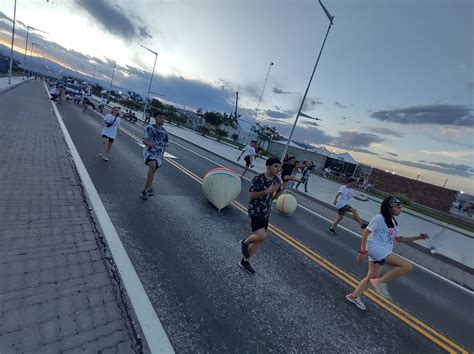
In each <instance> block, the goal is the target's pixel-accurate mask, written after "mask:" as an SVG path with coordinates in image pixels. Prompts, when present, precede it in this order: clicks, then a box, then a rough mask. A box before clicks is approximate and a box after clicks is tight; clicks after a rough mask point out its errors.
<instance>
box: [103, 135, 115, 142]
mask: <svg viewBox="0 0 474 354" xmlns="http://www.w3.org/2000/svg"><path fill="white" fill-rule="evenodd" d="M102 137H103V138H107V139H109V143H113V142H114V140H115V139H114V138H111V137H110V136H107V135H102Z"/></svg>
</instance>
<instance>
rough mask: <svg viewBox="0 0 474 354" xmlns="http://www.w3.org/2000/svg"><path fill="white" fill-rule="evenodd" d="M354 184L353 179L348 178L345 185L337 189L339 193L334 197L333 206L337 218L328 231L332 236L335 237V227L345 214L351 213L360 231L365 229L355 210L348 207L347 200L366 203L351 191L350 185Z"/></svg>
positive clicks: (364, 223)
mask: <svg viewBox="0 0 474 354" xmlns="http://www.w3.org/2000/svg"><path fill="white" fill-rule="evenodd" d="M354 182H355V179H354V178H352V177H349V178H348V179H347V180H346V185H345V186H342V187H341V188H339V191H338V192H337V194H336V197H335V198H334V202H333V204H334V205H335V206H336V208H337V217H336V220H334V222H333V224H332V225H331V227H330V228H329V229H328V232H329V233H330V234H332V235H336V226H337V225H338V224H339V223H340V222H341V221H342V219H343V218H344V214H345V213H346V212H349V213H352V217H353V218H354V220H355V221H357V222H358V223H359V225H360V227H361V228H362V229H365V228H366V227H367V223H366V222H364V221H362V219H361V218H360V216H359V214H358V213H357V210H356V209H354V208H353V207H351V206H350V205H349V199H351V198H354V199H357V200H360V201H361V202H366V201H367V199H364V198H361V197H359V196H358V195H357V194H356V193H355V192H354V190H353V189H352V185H353V184H354Z"/></svg>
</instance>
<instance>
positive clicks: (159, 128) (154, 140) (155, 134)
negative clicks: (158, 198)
mask: <svg viewBox="0 0 474 354" xmlns="http://www.w3.org/2000/svg"><path fill="white" fill-rule="evenodd" d="M152 118H153V119H154V121H155V122H154V124H150V125H147V126H146V128H145V131H144V132H143V144H145V148H144V149H143V159H144V161H145V164H146V165H147V166H148V174H147V179H146V182H145V188H144V189H143V191H142V192H141V193H140V198H142V199H143V200H147V199H148V197H153V188H152V186H153V179H154V178H155V173H156V170H157V169H158V168H159V167H161V164H162V163H163V157H164V154H165V148H166V147H167V146H168V132H167V131H166V129H165V128H163V125H164V124H165V118H166V116H165V114H164V113H163V112H162V111H156V112H154V113H153V114H152Z"/></svg>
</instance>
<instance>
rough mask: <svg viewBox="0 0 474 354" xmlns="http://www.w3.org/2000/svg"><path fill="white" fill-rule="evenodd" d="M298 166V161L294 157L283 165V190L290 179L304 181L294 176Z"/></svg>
mask: <svg viewBox="0 0 474 354" xmlns="http://www.w3.org/2000/svg"><path fill="white" fill-rule="evenodd" d="M295 167H296V161H295V158H294V157H290V158H289V159H288V160H287V162H285V163H284V164H283V165H282V166H281V181H282V188H281V189H282V190H285V189H286V187H287V186H288V183H289V182H290V181H295V182H299V183H302V182H303V181H301V180H299V179H297V178H296V177H294V176H292V175H291V174H292V173H293V170H294V169H295Z"/></svg>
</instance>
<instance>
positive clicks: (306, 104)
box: [295, 98, 323, 113]
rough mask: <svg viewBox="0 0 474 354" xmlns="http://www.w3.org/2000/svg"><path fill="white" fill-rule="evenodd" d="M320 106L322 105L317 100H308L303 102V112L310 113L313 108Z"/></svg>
mask: <svg viewBox="0 0 474 354" xmlns="http://www.w3.org/2000/svg"><path fill="white" fill-rule="evenodd" d="M322 104H323V103H322V102H321V101H319V100H317V99H313V98H308V99H306V100H305V101H304V105H303V111H311V110H312V109H313V108H314V107H316V106H318V105H322ZM295 113H296V112H295Z"/></svg>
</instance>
